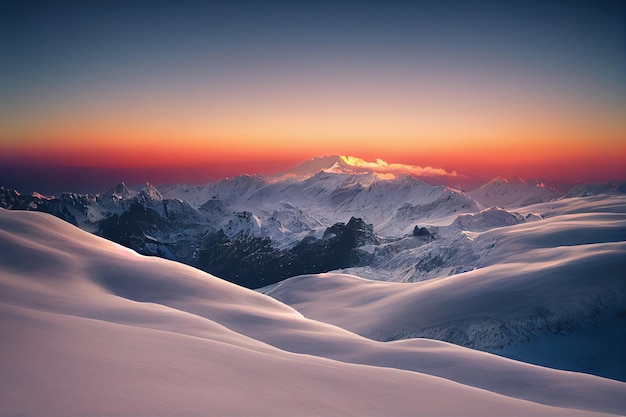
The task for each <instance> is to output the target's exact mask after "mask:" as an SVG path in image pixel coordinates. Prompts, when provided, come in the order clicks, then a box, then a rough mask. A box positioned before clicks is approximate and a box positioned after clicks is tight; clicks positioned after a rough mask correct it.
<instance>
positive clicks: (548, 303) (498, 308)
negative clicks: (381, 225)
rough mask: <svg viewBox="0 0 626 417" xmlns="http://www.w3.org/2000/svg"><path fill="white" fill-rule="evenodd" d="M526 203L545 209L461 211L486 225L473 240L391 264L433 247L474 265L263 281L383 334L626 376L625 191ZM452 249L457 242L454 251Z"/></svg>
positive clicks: (312, 310)
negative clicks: (410, 273) (441, 271)
mask: <svg viewBox="0 0 626 417" xmlns="http://www.w3.org/2000/svg"><path fill="white" fill-rule="evenodd" d="M527 210H528V211H530V212H533V211H537V212H543V213H544V215H545V216H546V218H545V219H543V220H535V221H532V222H524V221H523V220H524V218H523V217H522V216H514V217H510V216H509V215H508V214H506V213H501V212H500V211H499V210H493V209H492V210H489V211H488V212H486V213H485V215H484V216H483V215H479V216H478V217H477V215H472V216H470V217H469V218H468V216H462V217H459V219H460V220H458V221H457V222H455V223H456V224H454V225H453V226H455V227H460V226H462V225H463V224H464V223H469V226H471V227H465V229H468V230H475V231H473V232H463V235H464V236H465V238H464V240H463V241H457V242H456V244H455V245H452V246H450V247H446V246H439V247H437V246H436V245H433V243H435V242H425V243H422V245H421V246H418V247H417V249H415V248H414V249H410V250H405V251H403V252H400V253H402V254H403V256H398V255H396V256H395V257H394V256H392V257H389V259H390V260H389V262H390V263H391V262H393V261H394V258H398V259H396V260H395V262H397V264H396V265H387V269H388V270H389V269H391V268H396V269H401V268H402V266H406V265H410V264H411V261H410V257H407V256H406V255H407V254H408V253H411V251H413V253H416V254H417V251H418V249H419V248H424V249H423V250H428V251H430V258H429V259H431V260H438V261H437V262H439V263H444V262H446V261H447V262H456V263H466V264H469V265H470V266H471V267H472V268H471V269H473V270H472V271H470V272H466V273H461V274H457V275H452V276H447V277H446V276H443V277H439V278H435V279H431V280H428V281H425V282H418V283H412V284H396V283H382V282H373V281H368V280H363V279H360V278H357V277H354V276H349V275H338V274H330V275H309V276H303V277H296V278H291V279H289V280H286V281H283V282H281V283H279V284H277V285H275V286H273V287H271V288H267V289H264V290H262V291H263V292H265V293H267V294H270V295H272V296H274V297H276V298H277V299H279V300H281V301H284V302H285V303H287V304H289V305H291V306H293V307H294V308H296V309H297V310H298V311H300V312H302V313H303V314H304V315H306V316H307V317H311V318H315V319H318V320H322V321H326V322H328V323H332V324H336V325H339V326H341V327H344V328H346V329H349V330H352V331H355V332H357V333H359V334H361V335H364V336H366V337H371V338H374V339H377V340H396V339H403V338H407V337H430V338H435V339H439V340H446V341H450V342H453V343H456V344H459V345H464V346H468V347H472V348H476V349H481V350H485V351H489V352H494V353H498V354H501V355H505V356H508V357H512V358H518V359H522V360H525V361H529V362H534V363H538V364H542V365H546V366H554V367H559V368H562V369H572V370H577V371H583V372H590V373H595V374H600V375H606V376H610V377H612V378H619V379H621V380H626V351H624V349H622V348H621V346H624V345H626V317H625V316H624V312H625V311H626V198H624V197H618V196H605V197H604V198H595V199H593V200H585V201H584V202H581V201H580V200H579V199H568V200H561V201H559V202H558V204H552V203H550V204H548V203H544V204H539V205H537V206H529V207H528V208H527ZM516 222H519V224H516V225H511V226H507V224H509V223H516ZM476 224H477V225H478V226H477V227H474V225H476ZM486 225H489V226H490V227H486ZM502 226H504V227H502ZM429 245H430V246H429ZM426 248H428V249H426ZM436 250H438V252H435V251H436ZM449 251H455V254H454V255H453V256H452V257H450V258H445V257H446V256H448V252H449ZM418 255H420V256H422V257H421V258H418V259H425V258H424V253H421V254H418ZM454 257H456V258H455V259H453V258H454ZM403 262H404V263H403ZM420 262H421V261H420ZM433 262H434V261H433ZM418 266H419V264H418ZM381 269H383V268H382V267H381ZM351 271H352V272H359V268H353V269H351ZM376 271H377V270H376V269H372V268H371V267H370V268H369V270H368V272H369V273H371V274H375V273H376Z"/></svg>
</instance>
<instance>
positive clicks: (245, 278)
mask: <svg viewBox="0 0 626 417" xmlns="http://www.w3.org/2000/svg"><path fill="white" fill-rule="evenodd" d="M373 230H374V227H373V225H371V224H366V223H365V222H363V220H362V219H358V218H354V217H353V218H351V219H350V221H348V223H347V224H345V223H336V224H334V225H333V226H331V227H329V228H327V229H326V231H325V232H324V235H323V237H322V238H321V239H317V238H315V237H313V236H309V237H306V238H304V239H302V241H300V242H299V243H298V244H297V245H295V246H294V247H292V248H290V249H284V250H279V249H276V248H274V247H273V246H272V242H271V240H270V239H268V238H258V237H247V238H246V239H229V238H228V237H227V236H226V234H225V233H224V231H223V230H219V231H217V232H215V233H211V234H208V235H207V236H206V237H205V238H204V240H203V242H202V244H201V246H202V249H201V250H199V251H198V253H197V258H196V259H194V260H192V261H191V264H192V265H193V266H196V267H198V268H200V269H202V270H205V271H207V272H210V273H212V274H215V275H217V276H219V277H221V278H224V279H226V280H228V281H231V282H234V283H237V284H239V285H243V286H246V287H249V288H258V287H262V286H265V285H269V284H273V283H275V282H279V281H282V280H283V279H285V278H289V277H292V276H295V275H301V274H309V273H320V272H328V271H331V270H334V269H339V268H348V267H352V266H363V265H367V264H368V263H369V262H370V261H371V260H372V259H373V258H372V255H370V254H368V253H367V252H365V251H363V250H360V249H358V248H359V247H360V246H363V245H365V244H375V243H376V242H377V238H376V237H375V236H374V233H373Z"/></svg>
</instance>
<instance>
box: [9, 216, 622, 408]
mask: <svg viewBox="0 0 626 417" xmlns="http://www.w3.org/2000/svg"><path fill="white" fill-rule="evenodd" d="M327 281H328V282H330V280H327ZM372 284H374V285H383V284H382V283H372ZM372 294H373V295H376V293H372ZM0 310H1V312H0V334H1V335H2V336H1V337H0V351H1V352H2V354H1V355H0V374H1V375H2V378H1V379H0V415H2V416H15V415H29V416H37V415H46V416H68V415H81V416H90V415H94V416H95V415H98V416H101V415H107V416H118V415H133V416H140V415H146V416H159V415H163V416H169V415H189V416H192V415H220V416H228V415H233V416H241V415H254V416H281V415H284V416H307V415H333V416H341V415H358V416H381V415H385V416H400V415H406V416H409V415H410V416H416V415H417V416H419V415H428V416H438V415H440V416H450V415H464V416H478V415H501V416H506V415H510V416H525V415H534V416H553V415H554V416H557V415H559V416H590V415H596V414H595V413H614V414H624V413H626V384H623V383H619V382H615V381H611V380H607V379H603V378H598V377H593V376H589V375H584V374H576V373H569V372H562V371H555V370H551V369H546V368H541V367H537V366H532V365H527V364H524V363H520V362H515V361H511V360H507V359H504V358H501V357H497V356H493V355H490V354H487V353H482V352H476V351H472V350H469V349H465V348H460V347H457V346H454V345H450V344H447V343H443V342H436V341H430V340H424V339H415V340H403V341H398V342H389V343H383V342H376V341H372V340H369V339H366V338H363V337H360V336H357V335H355V334H353V333H350V332H349V331H346V330H343V329H341V328H339V327H335V326H332V325H329V324H325V323H322V322H317V321H314V320H311V319H307V318H305V317H303V316H302V315H301V314H299V313H298V312H297V311H295V310H294V309H293V308H291V307H288V306H286V305H285V304H282V303H281V302H278V301H276V300H274V299H272V298H270V297H268V296H265V295H263V294H259V293H256V292H253V291H250V290H247V289H244V288H241V287H238V286H235V285H233V284H230V283H227V282H225V281H222V280H220V279H218V278H215V277H213V276H211V275H208V274H206V273H203V272H201V271H198V270H195V269H193V268H190V267H188V266H184V265H182V264H178V263H174V262H171V261H167V260H163V259H159V258H153V257H143V256H140V255H137V254H136V253H135V252H133V251H131V250H129V249H126V248H124V247H121V246H119V245H116V244H114V243H111V242H108V241H106V240H103V239H101V238H98V237H96V236H93V235H90V234H88V233H86V232H83V231H81V230H79V229H77V228H75V227H73V226H72V225H70V224H68V223H65V222H63V221H61V220H59V219H56V218H54V217H52V216H50V215H47V214H43V213H35V212H22V211H7V210H0ZM369 313H374V311H373V310H372V311H370V312H369ZM303 353H304V354H303Z"/></svg>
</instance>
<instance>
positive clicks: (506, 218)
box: [0, 156, 626, 288]
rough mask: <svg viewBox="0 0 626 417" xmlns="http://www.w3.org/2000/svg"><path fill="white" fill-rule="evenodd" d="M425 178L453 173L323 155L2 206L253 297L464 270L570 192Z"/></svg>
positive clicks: (5, 197)
mask: <svg viewBox="0 0 626 417" xmlns="http://www.w3.org/2000/svg"><path fill="white" fill-rule="evenodd" d="M433 175H437V176H440V177H441V176H449V177H451V178H453V177H455V176H457V174H456V173H448V172H446V171H443V170H437V169H433V168H420V167H414V166H407V165H402V164H393V163H391V164H390V163H386V162H384V161H380V160H378V161H376V162H367V161H363V160H361V159H358V158H354V157H345V156H328V157H322V158H313V159H311V160H309V161H305V162H304V163H302V164H300V165H298V166H296V167H294V168H293V169H291V170H289V171H287V172H283V173H279V174H275V175H270V176H260V175H255V176H248V175H244V176H239V177H235V178H231V179H225V180H222V181H218V182H213V183H209V184H205V185H200V186H190V185H162V186H158V187H154V186H153V185H150V184H146V186H145V187H143V188H142V189H141V190H139V191H135V190H132V189H130V188H129V187H127V186H126V185H125V184H123V183H122V184H118V185H117V186H116V187H114V188H112V189H111V190H109V191H108V192H106V193H103V194H95V195H78V194H74V193H64V194H61V195H59V196H58V197H45V196H42V195H39V194H30V195H20V194H19V192H17V191H15V190H10V189H4V188H0V207H4V208H9V209H26V210H37V211H44V212H48V213H51V214H54V215H56V216H57V217H60V218H62V219H64V220H67V221H69V222H71V223H72V224H75V225H77V226H79V227H81V228H82V229H84V230H87V231H90V232H93V233H95V234H97V235H100V236H103V237H105V238H108V239H110V240H113V241H115V242H118V243H121V244H123V245H125V246H128V247H130V248H132V249H134V250H136V251H138V252H139V253H142V254H146V255H156V256H160V257H164V258H167V259H173V260H177V261H180V262H183V263H186V264H188V265H192V266H195V267H198V268H200V269H203V270H205V271H207V272H210V273H214V274H217V275H218V276H220V277H222V278H224V279H227V280H229V281H232V282H235V283H238V284H241V285H244V286H247V287H250V288H257V287H261V286H264V285H269V284H272V283H274V282H277V281H280V280H282V279H285V278H288V277H291V276H295V275H300V274H305V273H319V272H329V271H333V270H338V269H345V268H357V269H356V270H355V271H358V273H359V274H361V275H364V276H366V277H368V278H372V279H379V280H390V281H398V282H413V281H420V280H424V279H429V278H433V277H438V276H442V275H448V274H453V273H458V272H464V271H469V270H472V269H474V268H476V267H478V266H479V265H480V264H479V258H480V257H479V256H478V255H477V253H476V251H475V250H474V249H473V247H472V243H471V239H470V238H469V237H468V234H467V233H468V232H479V231H484V230H487V229H490V228H494V227H502V226H509V225H514V224H518V223H524V222H529V221H534V220H538V219H540V218H541V217H542V215H543V214H542V213H540V212H539V211H537V212H532V211H527V212H525V213H524V215H522V214H520V213H519V210H518V209H519V208H520V207H525V206H527V205H528V204H531V203H539V202H544V201H551V200H554V199H557V198H560V197H562V196H563V195H564V194H565V193H566V192H567V191H568V189H567V188H563V187H562V186H558V185H555V184H553V185H552V186H547V185H546V184H544V182H541V181H523V180H520V179H516V180H511V181H507V180H504V179H502V178H497V179H494V180H492V181H490V182H488V183H486V184H484V185H483V186H481V187H479V188H477V189H475V190H473V191H471V192H464V191H461V190H456V189H453V188H449V187H446V186H432V185H429V184H428V183H426V182H424V181H422V180H421V179H420V178H422V179H427V178H428V177H429V176H433ZM418 177H419V178H418ZM620 186H621V188H620ZM611 187H612V188H611ZM624 188H626V187H624V186H623V185H620V184H612V185H611V184H605V185H602V186H599V185H594V186H587V188H584V187H578V188H572V189H571V192H573V193H576V194H577V195H582V194H584V193H587V194H588V195H591V194H595V193H597V192H598V191H601V192H602V193H613V194H620V193H623V191H624ZM496 206H497V207H498V208H496ZM351 219H354V220H352V221H351ZM331 228H332V229H333V230H334V232H331V230H330V229H331ZM417 230H422V232H421V233H422V235H421V236H418V235H417V234H414V231H417Z"/></svg>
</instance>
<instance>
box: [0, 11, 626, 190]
mask: <svg viewBox="0 0 626 417" xmlns="http://www.w3.org/2000/svg"><path fill="white" fill-rule="evenodd" d="M0 60H1V65H0V164H1V165H2V166H3V167H4V168H1V167H0V182H2V183H4V184H6V185H9V186H11V185H12V184H18V183H19V182H20V179H24V180H25V179H26V177H28V178H29V181H31V183H33V187H35V186H36V182H37V181H38V180H40V181H42V184H43V182H45V181H46V180H47V181H53V180H54V181H60V182H61V184H59V186H60V187H61V186H64V185H66V186H67V187H69V186H70V183H71V180H72V179H75V178H76V176H79V177H81V179H82V180H83V181H87V180H89V179H90V178H91V179H93V177H94V176H97V177H98V178H99V180H106V181H108V180H109V176H110V178H111V180H110V182H116V181H118V180H119V179H123V178H118V177H120V176H123V175H130V176H132V175H135V174H136V173H141V175H139V176H142V175H143V176H151V177H156V178H145V180H150V181H153V182H161V181H194V182H198V181H202V180H203V179H205V178H217V177H220V176H224V175H236V174H238V173H244V172H254V171H259V172H265V173H268V172H273V171H279V170H281V169H285V168H287V167H289V166H290V165H293V164H295V163H297V162H299V161H301V160H304V159H308V158H311V157H313V156H321V155H331V154H345V155H355V156H358V157H361V158H364V159H368V160H374V159H375V158H382V159H384V160H387V161H389V162H397V163H406V164H414V165H420V166H433V167H438V168H443V169H446V170H456V171H458V172H474V173H480V174H484V175H486V176H493V175H504V176H526V177H535V178H537V177H553V178H562V179H572V180H588V181H598V180H606V179H611V178H621V179H623V178H626V169H625V168H624V166H626V122H625V121H626V2H624V1H539V2H532V1H520V2H516V1H493V2H490V1H478V2H470V1H445V0H444V1H441V0H438V1H426V2H419V1H415V2H379V3H373V2H324V1H316V2H310V3H302V2H267V1H258V2H239V1H228V2H219V3H216V4H211V3H209V2H200V1H171V2H164V1H146V2H130V1H120V2H116V1H102V2H85V1H77V2H63V1H46V2H35V1H29V0H15V1H6V0H0ZM59 172H64V174H63V175H64V176H65V177H63V175H61V174H58V173H59ZM68 172H70V173H72V174H68ZM133 172H134V173H135V174H132V173H133ZM54 173H57V174H58V175H57V174H54ZM77 173H83V174H84V175H80V174H78V175H77ZM55 175H57V176H56V177H55ZM59 175H60V176H59ZM137 180H143V179H141V178H137ZM63 181H66V182H65V183H63ZM29 184H30V183H29ZM44 188H45V187H44ZM42 189H43V188H42ZM25 191H31V190H25Z"/></svg>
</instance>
